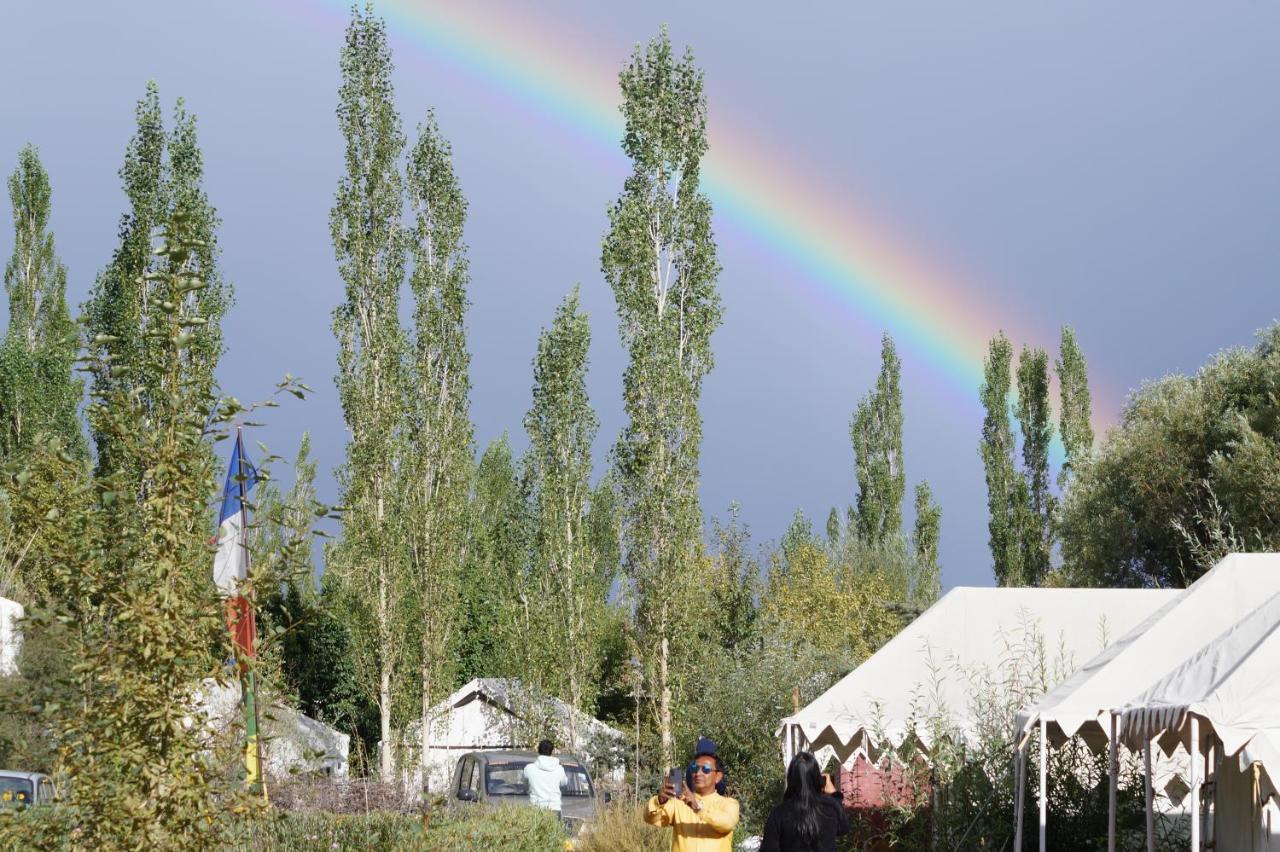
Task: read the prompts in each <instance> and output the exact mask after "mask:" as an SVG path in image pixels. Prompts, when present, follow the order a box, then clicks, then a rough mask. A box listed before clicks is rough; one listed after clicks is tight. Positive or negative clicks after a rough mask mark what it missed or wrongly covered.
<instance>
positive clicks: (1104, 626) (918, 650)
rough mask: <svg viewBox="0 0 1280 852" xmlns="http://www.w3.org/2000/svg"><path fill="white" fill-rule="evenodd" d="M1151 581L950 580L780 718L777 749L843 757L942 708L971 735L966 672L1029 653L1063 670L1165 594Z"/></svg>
mask: <svg viewBox="0 0 1280 852" xmlns="http://www.w3.org/2000/svg"><path fill="white" fill-rule="evenodd" d="M1177 594H1179V592H1177V591H1167V590H1152V589H1021V588H1002V589H989V588H963V587H962V588H956V589H953V590H952V591H951V592H949V593H947V594H946V595H945V596H944V597H943V598H942V599H941V600H939V601H938V602H937V603H936V604H934V605H933V606H932V607H930V608H929V609H928V610H926V611H925V612H924V613H923V614H922V615H920V617H919V618H917V619H916V620H915V621H913V622H912V623H911V624H909V625H907V627H906V628H904V629H903V630H902V632H900V633H899V634H898V635H897V636H895V637H894V638H893V639H892V640H891V641H890V642H888V643H887V644H886V645H885V646H884V647H883V648H881V649H880V650H879V651H877V652H876V653H875V654H873V655H872V656H871V657H870V658H869V659H867V661H866V662H864V663H863V664H862V665H860V666H858V668H856V669H854V670H853V671H852V672H850V673H849V674H848V675H847V676H846V677H845V678H843V679H842V680H841V681H839V682H838V683H837V684H835V685H834V686H833V687H831V689H829V690H827V691H826V692H825V693H823V694H822V695H821V696H820V697H819V698H818V699H817V700H815V701H814V702H813V703H811V704H809V705H808V706H807V707H804V708H803V709H801V710H800V711H799V712H798V713H796V714H794V715H793V716H790V717H788V718H786V719H783V720H782V725H781V728H780V731H779V733H780V735H781V737H782V743H783V752H784V754H783V756H784V759H787V760H789V759H790V756H791V754H792V753H794V751H796V750H798V749H799V748H809V749H811V750H814V751H818V750H820V749H822V748H824V747H828V746H829V747H831V748H832V749H833V750H834V751H835V754H836V756H837V757H838V759H839V760H840V761H841V762H842V763H844V762H847V761H848V760H850V759H852V758H853V756H854V755H855V753H856V752H858V751H859V750H863V749H865V748H867V747H869V746H871V745H873V744H874V745H875V746H876V747H884V746H887V745H892V746H895V747H896V746H899V745H901V744H902V742H903V740H904V738H905V737H906V736H907V735H908V734H909V733H914V734H915V735H916V736H917V737H919V738H920V740H921V742H922V743H923V744H924V745H925V747H926V748H927V747H928V746H929V745H930V742H929V740H930V732H929V731H928V730H927V728H926V727H925V726H921V725H917V724H916V720H921V719H922V718H923V717H925V716H928V715H932V714H937V713H942V714H945V716H946V718H947V720H948V722H949V724H950V725H951V726H953V727H954V733H955V734H957V735H959V736H960V737H961V738H965V737H972V736H973V735H974V733H975V730H976V720H975V719H974V718H973V714H972V712H971V709H970V706H971V699H972V694H971V692H972V689H973V688H974V684H973V681H972V679H971V676H972V674H973V673H974V672H977V671H986V672H1000V671H1002V670H1003V669H1005V668H1006V667H1007V666H1008V665H1009V661H1010V658H1011V657H1015V656H1019V655H1025V654H1026V653H1030V654H1031V655H1032V656H1033V657H1035V658H1036V659H1039V660H1043V662H1044V663H1045V665H1046V666H1047V667H1048V669H1049V671H1050V672H1052V671H1053V670H1054V669H1055V668H1058V669H1065V670H1067V671H1070V670H1071V669H1072V668H1073V667H1074V666H1075V665H1077V664H1079V663H1080V662H1082V661H1084V660H1088V659H1090V658H1092V657H1094V656H1095V655H1096V654H1097V653H1098V652H1099V651H1100V650H1101V649H1103V648H1104V647H1106V646H1107V645H1108V644H1109V643H1110V642H1111V641H1114V640H1115V639H1116V638H1117V637H1120V636H1123V635H1125V634H1127V633H1128V632H1129V631H1130V630H1132V628H1133V627H1134V626H1135V625H1137V624H1139V623H1140V622H1142V621H1143V620H1144V619H1146V618H1147V617H1148V616H1150V615H1151V614H1152V613H1153V612H1155V611H1156V610H1157V609H1159V608H1160V607H1161V606H1163V605H1165V604H1167V603H1169V601H1170V600H1172V599H1173V598H1174V597H1175V596H1176V595H1177Z"/></svg>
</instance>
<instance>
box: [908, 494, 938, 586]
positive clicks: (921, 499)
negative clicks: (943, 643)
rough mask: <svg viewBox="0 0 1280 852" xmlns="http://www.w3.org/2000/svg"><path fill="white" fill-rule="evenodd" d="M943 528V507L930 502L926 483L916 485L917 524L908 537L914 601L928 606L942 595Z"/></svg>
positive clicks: (931, 497) (931, 500) (930, 497)
mask: <svg viewBox="0 0 1280 852" xmlns="http://www.w3.org/2000/svg"><path fill="white" fill-rule="evenodd" d="M941 528H942V507H940V506H939V505H938V504H937V503H935V502H933V492H932V491H931V490H930V489H929V483H928V482H921V483H920V484H919V485H917V486H916V522H915V530H914V532H913V533H912V535H911V548H912V551H913V555H914V557H915V563H916V565H917V574H918V578H919V579H918V581H917V588H915V589H914V590H913V595H912V597H913V598H914V599H915V600H914V601H913V602H915V603H920V604H925V605H927V604H929V603H932V602H933V601H935V600H937V598H938V596H939V595H940V594H941V593H942V583H941V576H942V572H941V568H940V567H939V565H938V540H939V537H940V535H941Z"/></svg>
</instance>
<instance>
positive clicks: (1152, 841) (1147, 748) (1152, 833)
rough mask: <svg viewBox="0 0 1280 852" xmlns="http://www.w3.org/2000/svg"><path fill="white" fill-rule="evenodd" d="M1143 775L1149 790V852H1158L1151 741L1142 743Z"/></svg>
mask: <svg viewBox="0 0 1280 852" xmlns="http://www.w3.org/2000/svg"><path fill="white" fill-rule="evenodd" d="M1142 767H1143V769H1145V770H1146V771H1145V772H1143V773H1142V775H1143V781H1144V783H1145V786H1146V789H1147V852H1156V813H1155V803H1154V801H1153V800H1152V794H1151V740H1149V739H1147V740H1143V742H1142Z"/></svg>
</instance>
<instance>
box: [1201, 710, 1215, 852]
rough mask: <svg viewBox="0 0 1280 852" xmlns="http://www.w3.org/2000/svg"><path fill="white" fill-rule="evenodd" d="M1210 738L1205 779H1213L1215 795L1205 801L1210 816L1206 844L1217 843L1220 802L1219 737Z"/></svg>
mask: <svg viewBox="0 0 1280 852" xmlns="http://www.w3.org/2000/svg"><path fill="white" fill-rule="evenodd" d="M1208 739H1209V742H1208V748H1206V749H1205V752H1204V780H1205V783H1206V784H1207V783H1208V782H1209V781H1213V789H1214V796H1213V798H1206V799H1205V803H1204V809H1205V812H1206V813H1207V814H1208V817H1209V818H1208V819H1207V820H1206V827H1205V843H1206V844H1209V843H1217V840H1218V829H1217V823H1218V804H1217V801H1216V800H1217V789H1218V742H1217V740H1218V738H1217V736H1216V735H1215V736H1211V737H1209V738H1208ZM1210 848H1216V847H1210Z"/></svg>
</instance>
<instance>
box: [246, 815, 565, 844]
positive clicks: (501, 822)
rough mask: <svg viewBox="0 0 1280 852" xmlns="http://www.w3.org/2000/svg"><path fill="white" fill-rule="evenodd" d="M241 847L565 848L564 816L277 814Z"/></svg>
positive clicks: (258, 825)
mask: <svg viewBox="0 0 1280 852" xmlns="http://www.w3.org/2000/svg"><path fill="white" fill-rule="evenodd" d="M232 848H235V849H251V850H271V852H295V850H296V852H304V850H306V852H309V850H313V849H330V850H340V851H343V852H344V851H345V850H365V849H398V850H399V849H404V850H424V852H425V850H431V852H435V850H452V849H483V850H485V852H552V850H561V849H563V848H564V829H563V828H562V826H561V824H560V822H559V820H557V819H556V818H555V817H554V816H553V815H551V814H550V813H547V812H546V811H540V810H536V809H534V808H480V807H476V808H465V809H459V810H456V811H441V812H437V813H432V814H429V815H427V816H425V817H424V816H423V815H419V814H397V813H386V812H379V811H373V812H370V813H367V814H332V813H327V812H323V811H316V812H285V813H276V814H274V815H273V816H271V817H268V818H266V819H264V820H261V821H259V822H257V823H255V824H253V825H252V826H249V827H246V828H245V830H244V834H243V836H242V837H241V838H240V839H239V840H238V842H236V843H233V844H232Z"/></svg>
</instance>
